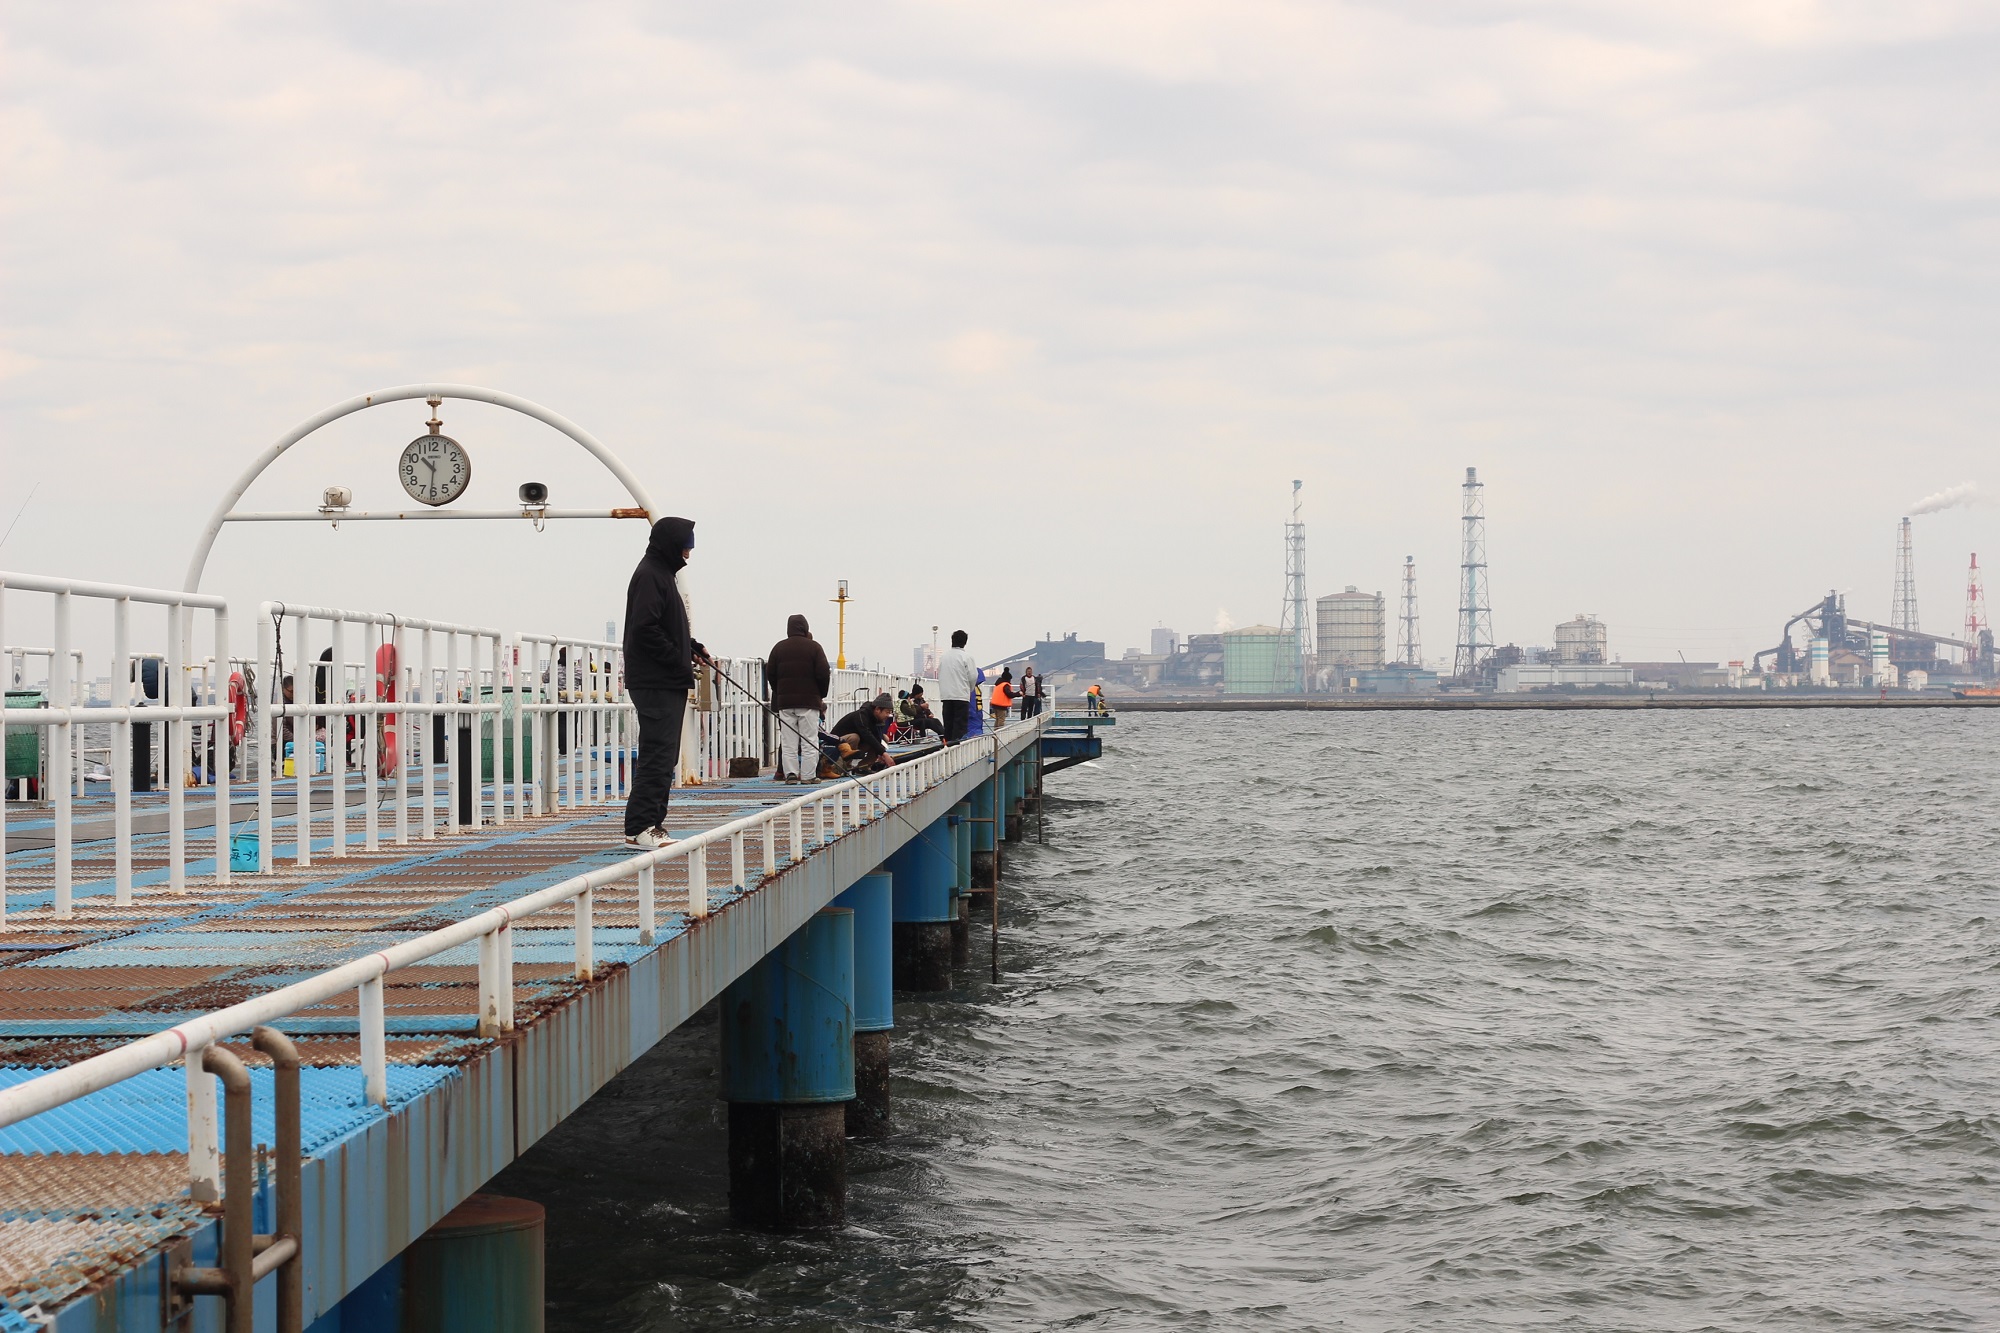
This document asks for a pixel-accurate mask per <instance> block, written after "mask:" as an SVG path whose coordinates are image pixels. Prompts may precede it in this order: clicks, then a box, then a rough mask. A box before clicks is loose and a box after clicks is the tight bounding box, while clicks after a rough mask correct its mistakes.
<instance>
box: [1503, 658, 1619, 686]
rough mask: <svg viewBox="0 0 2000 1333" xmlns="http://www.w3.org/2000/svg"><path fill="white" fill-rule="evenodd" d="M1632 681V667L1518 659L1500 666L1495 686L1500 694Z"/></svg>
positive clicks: (1612, 684) (1608, 684)
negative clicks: (1564, 663) (1573, 664)
mask: <svg viewBox="0 0 2000 1333" xmlns="http://www.w3.org/2000/svg"><path fill="white" fill-rule="evenodd" d="M1630 684H1632V668H1631V667H1628V666H1605V665H1601V664H1598V663H1584V664H1578V665H1575V666H1564V665H1562V664H1561V663H1560V662H1517V663H1514V664H1513V665H1510V666H1503V667H1501V668H1500V672H1499V678H1498V681H1497V684H1496V688H1498V689H1499V691H1500V693H1502V694H1516V693H1519V692H1520V691H1522V690H1549V689H1561V688H1563V687H1565V686H1568V687H1572V688H1575V687H1582V688H1586V689H1602V688H1604V687H1605V686H1620V685H1630Z"/></svg>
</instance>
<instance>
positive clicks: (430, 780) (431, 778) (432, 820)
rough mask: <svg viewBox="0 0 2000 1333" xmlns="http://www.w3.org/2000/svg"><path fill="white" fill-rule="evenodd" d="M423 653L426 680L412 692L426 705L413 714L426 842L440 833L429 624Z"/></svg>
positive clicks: (435, 723) (436, 716) (434, 697)
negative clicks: (420, 762) (419, 745)
mask: <svg viewBox="0 0 2000 1333" xmlns="http://www.w3.org/2000/svg"><path fill="white" fill-rule="evenodd" d="M421 656H422V658H423V673H424V674H423V683H422V684H421V685H419V686H418V687H417V688H416V689H415V690H413V691H411V696H412V699H413V700H421V701H422V702H423V704H424V706H425V707H424V711H423V712H422V713H420V714H412V715H411V720H412V721H414V722H415V723H416V724H417V726H416V727H415V728H412V730H414V731H418V734H419V735H420V736H421V738H422V740H423V746H424V771H423V784H424V820H423V830H422V832H421V833H420V834H419V836H420V837H422V838H423V840H424V841H425V842H429V841H430V840H431V839H433V838H435V837H437V755H436V753H435V751H436V750H437V745H436V740H437V719H438V716H439V715H438V714H437V713H435V712H433V711H431V705H433V704H435V703H436V702H437V698H436V695H437V676H436V674H435V672H434V671H433V669H432V666H431V630H430V626H428V625H426V626H424V642H423V649H422V653H421Z"/></svg>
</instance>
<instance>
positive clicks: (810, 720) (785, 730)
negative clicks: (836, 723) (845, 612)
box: [764, 616, 833, 782]
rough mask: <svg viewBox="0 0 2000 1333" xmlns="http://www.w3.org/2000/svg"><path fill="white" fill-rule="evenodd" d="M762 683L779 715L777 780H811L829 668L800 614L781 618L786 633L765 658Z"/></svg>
mask: <svg viewBox="0 0 2000 1333" xmlns="http://www.w3.org/2000/svg"><path fill="white" fill-rule="evenodd" d="M764 684H765V687H766V688H768V689H769V690H770V692H771V711H772V712H774V713H776V714H777V715H778V778H779V780H780V781H784V782H810V781H812V780H813V778H814V777H815V776H816V775H817V774H818V772H819V723H820V719H821V718H823V717H825V716H826V692H827V690H828V688H829V687H831V686H832V684H833V668H832V667H831V666H829V665H828V664H827V660H826V650H825V649H824V648H822V647H820V646H819V644H818V643H817V642H815V641H814V639H813V636H812V630H811V629H809V628H808V627H807V626H806V618H805V617H804V616H793V617H792V618H791V619H790V620H788V621H786V622H785V637H784V638H782V639H780V640H778V642H777V643H776V644H775V645H773V646H772V648H771V651H770V654H769V655H768V656H766V657H765V659H764Z"/></svg>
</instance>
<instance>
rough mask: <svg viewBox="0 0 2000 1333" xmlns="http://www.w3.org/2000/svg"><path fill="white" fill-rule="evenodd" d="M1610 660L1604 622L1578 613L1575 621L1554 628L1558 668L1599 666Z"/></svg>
mask: <svg viewBox="0 0 2000 1333" xmlns="http://www.w3.org/2000/svg"><path fill="white" fill-rule="evenodd" d="M1610 660H1611V654H1610V652H1609V651H1608V636H1607V635H1606V634H1605V630H1604V622H1603V621H1601V620H1599V619H1598V618H1597V617H1596V616H1587V615H1584V614H1582V613H1581V612H1579V613H1578V614H1577V617H1576V619H1575V620H1565V621H1563V623H1562V624H1560V625H1557V626H1556V662H1557V664H1558V665H1560V666H1601V665H1603V664H1604V663H1606V662H1609V661H1610Z"/></svg>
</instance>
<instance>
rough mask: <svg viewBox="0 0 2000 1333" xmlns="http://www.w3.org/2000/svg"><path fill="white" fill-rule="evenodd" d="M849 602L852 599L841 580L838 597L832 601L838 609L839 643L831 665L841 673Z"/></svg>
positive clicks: (845, 664) (845, 645)
mask: <svg viewBox="0 0 2000 1333" xmlns="http://www.w3.org/2000/svg"><path fill="white" fill-rule="evenodd" d="M851 600H853V599H852V598H850V597H849V596H848V595H847V580H846V579H842V580H841V581H840V596H838V597H836V598H834V599H833V602H834V605H836V606H838V607H839V608H840V643H839V648H838V655H837V656H836V657H835V658H834V661H833V664H834V666H836V667H838V668H839V669H840V670H842V671H845V670H847V604H848V602H850V601H851Z"/></svg>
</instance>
